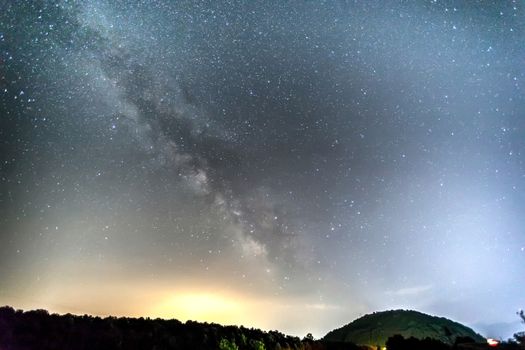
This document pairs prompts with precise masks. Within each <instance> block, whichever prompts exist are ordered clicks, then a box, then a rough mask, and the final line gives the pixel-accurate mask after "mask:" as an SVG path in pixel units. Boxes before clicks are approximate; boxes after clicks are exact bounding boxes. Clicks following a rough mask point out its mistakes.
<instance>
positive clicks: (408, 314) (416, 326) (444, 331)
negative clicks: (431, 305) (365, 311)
mask: <svg viewBox="0 0 525 350" xmlns="http://www.w3.org/2000/svg"><path fill="white" fill-rule="evenodd" d="M394 335H401V336H403V337H405V338H410V337H413V338H416V339H425V338H430V339H433V340H438V341H440V342H442V343H444V344H448V345H453V344H454V343H455V342H456V340H457V339H467V338H470V339H472V340H473V341H474V342H477V343H485V342H486V340H485V338H483V337H482V336H481V335H479V334H477V333H476V332H474V331H473V330H472V329H470V328H468V327H466V326H464V325H462V324H460V323H458V322H454V321H451V320H449V319H447V318H444V317H436V316H431V315H427V314H424V313H421V312H418V311H413V310H392V311H382V312H375V313H373V314H369V315H365V316H363V317H361V318H358V319H357V320H355V321H353V322H351V323H349V324H347V325H345V326H343V327H341V328H339V329H335V330H333V331H331V332H329V333H328V334H326V335H325V337H324V338H323V339H324V340H326V341H337V342H351V343H354V344H360V345H368V346H377V345H379V346H381V347H384V346H385V344H386V342H387V340H388V338H390V337H392V336H394Z"/></svg>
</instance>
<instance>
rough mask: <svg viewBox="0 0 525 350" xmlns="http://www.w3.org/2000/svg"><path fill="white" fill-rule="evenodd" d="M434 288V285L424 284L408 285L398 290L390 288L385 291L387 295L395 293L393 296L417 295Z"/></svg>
mask: <svg viewBox="0 0 525 350" xmlns="http://www.w3.org/2000/svg"><path fill="white" fill-rule="evenodd" d="M431 289H432V285H430V284H427V285H422V286H414V287H407V288H400V289H396V290H388V291H386V292H385V293H386V294H387V295H393V296H400V297H404V296H416V295H420V294H424V293H426V292H428V291H429V290H431Z"/></svg>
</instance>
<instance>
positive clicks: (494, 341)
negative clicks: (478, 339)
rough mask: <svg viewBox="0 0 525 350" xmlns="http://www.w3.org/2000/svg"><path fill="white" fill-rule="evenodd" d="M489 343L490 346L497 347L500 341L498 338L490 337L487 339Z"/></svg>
mask: <svg viewBox="0 0 525 350" xmlns="http://www.w3.org/2000/svg"><path fill="white" fill-rule="evenodd" d="M487 344H489V346H491V347H496V346H498V345H499V341H498V340H496V339H492V338H488V339H487Z"/></svg>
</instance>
